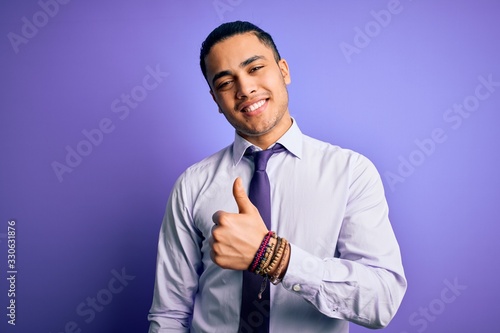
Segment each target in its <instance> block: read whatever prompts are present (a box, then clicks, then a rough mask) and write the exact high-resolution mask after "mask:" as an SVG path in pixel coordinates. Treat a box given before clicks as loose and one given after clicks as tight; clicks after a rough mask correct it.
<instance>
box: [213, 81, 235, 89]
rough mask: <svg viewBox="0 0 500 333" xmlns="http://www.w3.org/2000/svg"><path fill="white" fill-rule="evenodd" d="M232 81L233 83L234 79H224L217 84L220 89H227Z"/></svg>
mask: <svg viewBox="0 0 500 333" xmlns="http://www.w3.org/2000/svg"><path fill="white" fill-rule="evenodd" d="M231 83H233V81H231V80H227V81H224V82H222V83H220V84H219V85H217V89H218V90H223V89H227V88H229V86H230V85H231Z"/></svg>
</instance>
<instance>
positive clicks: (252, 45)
mask: <svg viewBox="0 0 500 333" xmlns="http://www.w3.org/2000/svg"><path fill="white" fill-rule="evenodd" d="M256 55H259V56H264V57H265V58H266V59H273V58H274V56H273V51H272V50H271V48H270V47H268V46H267V45H265V44H263V43H262V42H261V41H260V40H259V38H257V36H256V35H255V34H254V33H251V32H249V33H245V34H239V35H235V36H232V37H229V38H228V39H225V40H223V41H221V42H218V43H217V44H215V45H214V46H213V47H212V49H211V50H210V53H209V54H208V55H207V56H206V58H205V64H206V66H207V74H208V76H209V77H210V76H211V75H213V74H214V73H217V72H219V71H221V70H231V69H234V68H236V67H238V66H239V65H240V64H241V63H242V62H243V61H245V60H247V59H249V58H250V57H253V56H256Z"/></svg>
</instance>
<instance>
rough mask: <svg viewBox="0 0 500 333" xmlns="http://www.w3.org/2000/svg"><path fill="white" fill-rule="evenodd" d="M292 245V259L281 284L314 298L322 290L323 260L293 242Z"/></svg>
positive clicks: (308, 297)
mask: <svg viewBox="0 0 500 333" xmlns="http://www.w3.org/2000/svg"><path fill="white" fill-rule="evenodd" d="M290 247H291V256H290V261H289V263H288V268H287V271H286V274H285V277H284V278H283V281H282V282H281V284H282V285H283V287H284V288H285V289H286V290H288V291H290V292H292V293H295V294H298V295H301V296H302V297H304V298H305V299H308V300H312V299H314V298H316V297H317V294H318V293H319V292H320V287H321V283H322V280H323V276H324V263H323V260H322V259H320V258H318V257H315V256H313V255H311V254H310V253H308V252H306V251H304V250H302V249H301V248H299V247H297V246H295V245H293V244H290Z"/></svg>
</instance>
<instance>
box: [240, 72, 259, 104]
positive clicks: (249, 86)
mask: <svg viewBox="0 0 500 333" xmlns="http://www.w3.org/2000/svg"><path fill="white" fill-rule="evenodd" d="M255 92H257V87H256V83H255V81H254V79H253V78H251V77H240V78H239V79H238V81H237V90H236V98H238V99H243V98H248V97H250V95H252V94H253V93H255Z"/></svg>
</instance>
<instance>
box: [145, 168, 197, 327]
mask: <svg viewBox="0 0 500 333" xmlns="http://www.w3.org/2000/svg"><path fill="white" fill-rule="evenodd" d="M185 193H186V191H185V188H184V181H183V178H182V177H181V178H180V179H179V180H178V181H177V183H176V184H175V186H174V190H173V191H172V194H171V195H170V198H169V200H168V204H167V210H166V213H165V217H164V220H163V224H162V227H161V230H160V236H159V242H158V257H157V265H156V281H155V288H154V298H153V305H152V306H151V310H150V313H149V316H148V319H149V321H150V328H149V332H150V333H157V332H188V331H189V325H190V320H191V317H192V312H193V305H194V297H195V294H196V291H197V289H198V277H199V272H200V270H201V268H202V263H201V250H200V248H201V242H202V239H203V238H202V236H201V234H200V232H199V231H198V230H197V229H196V228H195V227H194V225H193V223H192V217H191V213H190V211H189V208H188V207H190V205H189V204H188V202H187V201H188V199H187V198H186V194H185Z"/></svg>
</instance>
